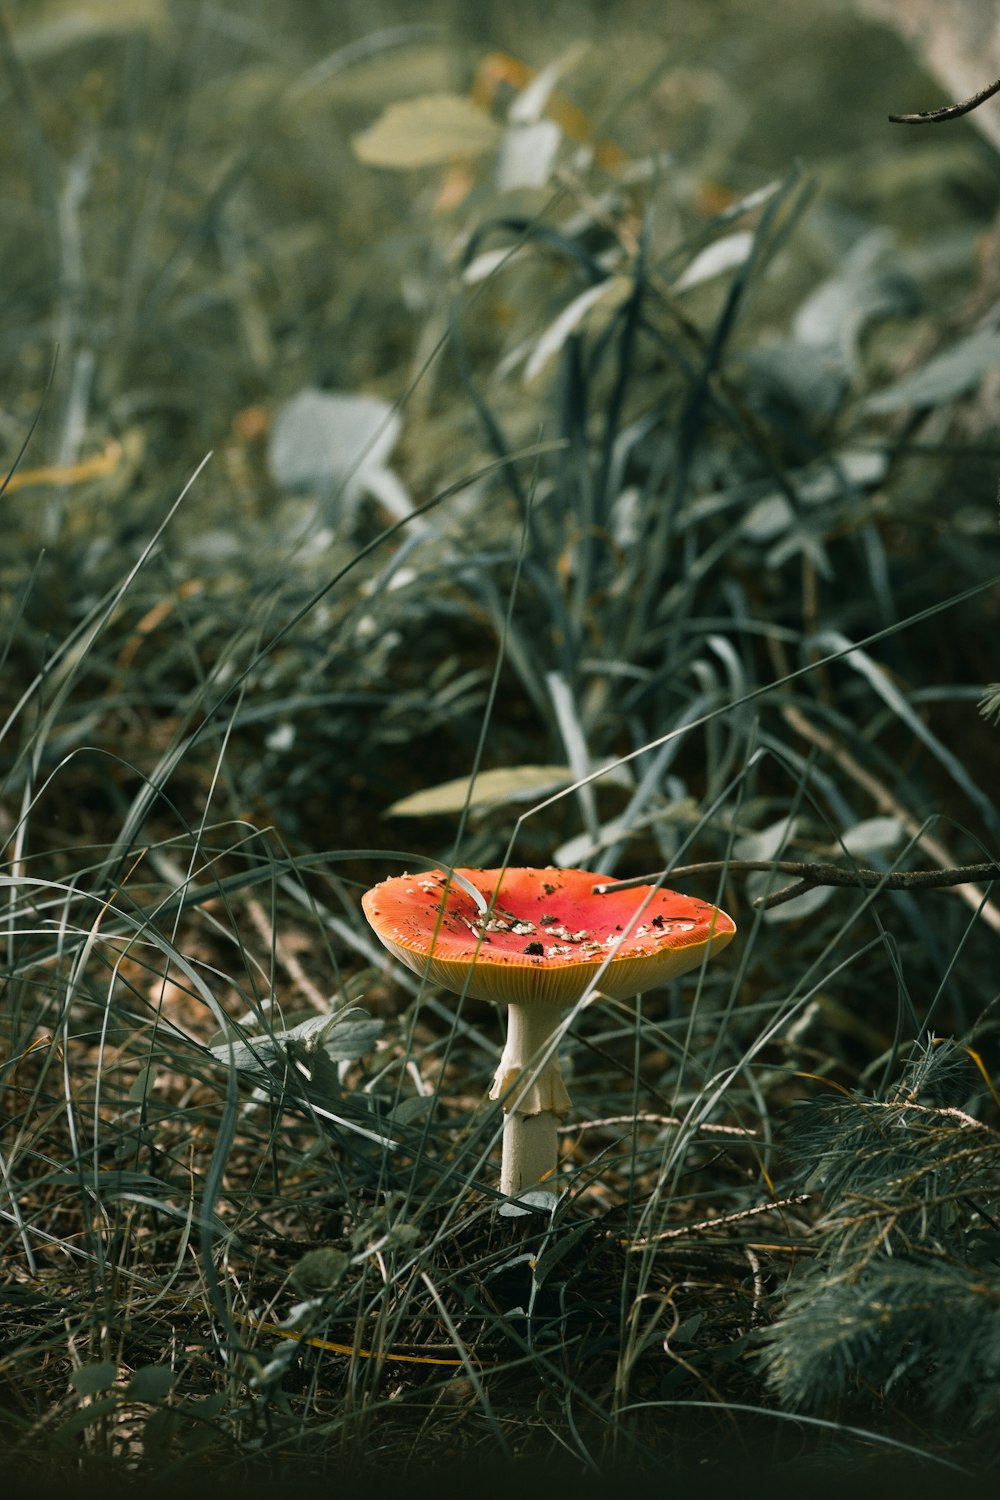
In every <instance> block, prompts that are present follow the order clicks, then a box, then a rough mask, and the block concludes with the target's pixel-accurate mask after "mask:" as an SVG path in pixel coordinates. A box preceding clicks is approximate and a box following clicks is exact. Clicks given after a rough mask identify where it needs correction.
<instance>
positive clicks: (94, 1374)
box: [69, 1359, 118, 1396]
mask: <svg viewBox="0 0 1000 1500" xmlns="http://www.w3.org/2000/svg"><path fill="white" fill-rule="evenodd" d="M117 1378H118V1366H117V1365H116V1364H115V1363H114V1361H113V1360H110V1359H102V1360H101V1362H100V1364H95V1365H81V1366H80V1368H79V1370H74V1371H73V1373H72V1375H71V1376H70V1377H69V1383H70V1385H71V1386H72V1387H73V1389H74V1390H75V1391H78V1392H79V1394H80V1395H81V1396H96V1395H97V1393H98V1391H108V1390H110V1389H111V1387H112V1386H113V1385H114V1383H115V1381H116V1380H117Z"/></svg>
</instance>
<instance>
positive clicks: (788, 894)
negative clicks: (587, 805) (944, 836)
mask: <svg viewBox="0 0 1000 1500" xmlns="http://www.w3.org/2000/svg"><path fill="white" fill-rule="evenodd" d="M758 870H763V871H772V870H773V871H777V873H778V874H779V875H794V876H795V877H796V878H795V882H794V884H792V885H786V886H782V888H781V890H780V891H772V892H770V893H769V894H768V895H766V896H758V897H757V899H756V901H755V902H754V903H753V904H754V907H755V908H759V909H760V910H762V911H767V910H769V909H770V908H771V907H772V906H782V905H783V904H784V903H785V902H786V901H791V900H792V899H793V897H795V896H801V895H802V892H803V891H808V890H812V889H813V887H814V886H818V885H835V886H854V887H855V888H857V887H859V886H860V887H863V888H864V889H866V890H876V889H877V890H883V891H919V890H936V889H939V888H942V887H946V886H952V885H968V884H969V883H970V882H971V881H974V880H1000V864H998V863H996V862H995V861H990V862H988V863H985V864H980V865H960V866H957V867H956V868H954V869H951V870H860V869H852V870H845V869H844V868H843V866H841V865H831V864H817V863H815V862H810V861H805V860H797V859H728V860H727V859H709V860H705V861H703V862H702V863H701V864H696V865H678V866H677V868H676V869H675V870H671V871H670V878H671V880H680V879H682V878H684V877H685V876H687V875H719V874H734V875H745V874H750V873H753V872H756V871H758ZM663 875H664V872H663V871H662V870H656V871H654V872H653V874H651V875H636V876H633V878H632V879H631V880H614V881H610V880H609V881H603V882H602V883H601V884H599V885H595V886H594V888H593V890H594V895H595V896H608V895H611V894H612V892H614V891H628V890H633V889H634V888H635V887H636V886H640V885H655V884H656V883H657V882H658V881H660V880H662V879H663Z"/></svg>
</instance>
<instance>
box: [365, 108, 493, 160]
mask: <svg viewBox="0 0 1000 1500" xmlns="http://www.w3.org/2000/svg"><path fill="white" fill-rule="evenodd" d="M501 134H502V131H501V129H500V126H499V125H498V124H497V123H496V121H495V120H493V119H491V118H490V116H489V115H488V114H487V113H486V111H485V110H483V109H480V108H479V105H478V104H473V102H472V100H471V99H467V98H465V97H464V96H463V95H461V94H423V95H421V96H420V98H417V99H403V100H401V101H400V102H398V103H396V104H390V105H389V107H388V109H386V110H385V111H384V113H383V114H381V115H380V116H379V118H378V119H377V120H376V121H375V123H374V125H371V126H369V128H368V129H367V130H365V131H363V132H362V133H361V134H360V135H356V136H355V137H354V139H353V140H352V142H351V145H352V146H353V147H354V154H355V156H357V158H358V160H359V161H363V162H365V163H366V164H367V165H368V166H370V167H392V168H395V169H397V170H403V171H405V170H408V169H409V168H411V167H435V166H444V165H445V164H447V163H448V162H451V161H454V160H455V159H456V158H462V157H472V156H480V155H481V154H482V153H483V152H484V151H490V150H492V148H493V147H494V146H495V145H496V144H497V143H498V141H499V140H500V136H501Z"/></svg>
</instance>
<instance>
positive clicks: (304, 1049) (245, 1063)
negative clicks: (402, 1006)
mask: <svg viewBox="0 0 1000 1500" xmlns="http://www.w3.org/2000/svg"><path fill="white" fill-rule="evenodd" d="M381 1030H382V1022H381V1021H374V1020H372V1018H371V1016H369V1015H367V1014H366V1013H365V1012H364V1011H363V1010H359V1009H358V1007H357V1006H350V1007H348V1008H347V1009H345V1010H340V1011H338V1012H337V1014H336V1015H333V1016H310V1017H309V1019H308V1020H306V1021H302V1022H301V1023H300V1024H299V1025H298V1026H293V1027H291V1028H290V1029H289V1030H287V1031H275V1032H273V1033H272V1034H271V1035H270V1036H259V1037H254V1039H253V1042H252V1043H248V1042H244V1041H241V1040H240V1039H238V1038H236V1037H234V1038H233V1040H232V1041H231V1042H220V1043H218V1044H217V1045H216V1046H213V1047H210V1048H209V1049H208V1050H209V1052H210V1053H211V1054H212V1056H213V1057H214V1058H215V1059H216V1061H217V1062H220V1063H222V1064H223V1065H224V1066H226V1067H228V1065H229V1061H230V1058H232V1061H233V1064H234V1066H235V1067H236V1068H237V1069H238V1070H239V1071H240V1072H241V1073H250V1074H256V1075H257V1076H258V1077H259V1076H260V1075H261V1074H266V1073H268V1072H270V1071H271V1070H272V1069H274V1068H275V1067H285V1066H286V1065H287V1062H288V1061H289V1060H290V1061H291V1062H292V1063H293V1064H295V1065H296V1066H298V1067H299V1071H300V1072H303V1073H304V1076H311V1075H312V1073H313V1071H314V1068H315V1067H318V1066H320V1065H321V1064H323V1063H327V1062H355V1061H356V1060H357V1059H358V1058H359V1057H362V1056H363V1055H364V1053H366V1052H370V1051H371V1049H372V1047H373V1046H374V1045H375V1041H376V1038H377V1037H378V1035H379V1033H380V1032H381ZM303 1064H304V1067H303Z"/></svg>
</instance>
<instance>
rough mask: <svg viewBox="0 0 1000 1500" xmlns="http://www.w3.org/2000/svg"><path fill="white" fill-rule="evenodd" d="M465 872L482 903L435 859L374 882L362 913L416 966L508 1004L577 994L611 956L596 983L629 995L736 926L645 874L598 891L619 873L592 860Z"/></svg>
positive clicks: (683, 968)
mask: <svg viewBox="0 0 1000 1500" xmlns="http://www.w3.org/2000/svg"><path fill="white" fill-rule="evenodd" d="M456 873H457V874H458V875H460V876H463V877H464V879H465V880H467V881H468V882H469V883H470V885H472V886H474V887H475V889H476V890H477V891H479V892H480V893H481V895H482V896H483V897H484V898H485V903H486V910H485V911H482V910H480V908H479V907H478V906H477V905H476V902H475V901H474V900H473V898H472V896H471V895H470V894H469V892H468V891H466V890H464V889H463V888H462V886H461V885H459V884H458V883H457V882H456V881H454V880H453V881H451V882H450V883H449V881H448V877H447V875H446V874H445V873H444V871H442V870H431V871H429V872H427V873H426V874H419V875H397V876H394V877H393V878H392V879H390V880H383V881H382V883H381V884H380V885H376V886H374V887H373V888H372V889H371V890H370V891H368V892H367V893H366V894H365V896H364V897H363V898H362V903H361V904H362V906H363V907H364V912H365V916H366V917H367V918H368V920H369V922H370V923H371V925H372V927H373V928H374V929H375V932H376V933H377V934H378V937H379V938H380V939H381V941H382V942H383V943H384V944H385V946H386V947H387V948H388V950H389V952H390V953H393V954H395V956H396V958H398V959H399V960H400V961H401V962H402V963H404V964H406V966H407V968H409V969H412V970H413V971H414V973H416V974H425V973H426V974H427V976H428V978H430V979H432V980H434V981H435V982H436V983H438V984H442V985H444V986H445V987H446V988H447V989H450V990H452V991H455V992H458V993H461V992H464V993H466V994H468V995H474V996H476V997H477V998H478V999H480V1000H496V1001H499V1002H500V1003H501V1004H503V1005H573V1004H575V1003H576V1001H577V1000H579V999H580V997H581V996H582V995H584V994H585V993H586V991H587V989H588V988H589V987H590V985H591V984H592V983H593V981H594V979H595V977H596V975H597V973H598V971H599V970H600V969H601V966H602V964H604V963H605V960H609V961H608V962H607V966H606V967H605V969H604V972H603V973H602V974H601V977H600V981H599V984H598V988H599V989H600V990H601V991H602V993H603V994H605V995H610V996H611V997H612V998H613V999H617V1000H624V999H626V998H627V997H629V996H631V995H635V994H638V993H639V992H640V991H641V990H648V989H653V988H655V987H656V986H657V985H660V984H665V983H666V982H667V981H668V980H670V979H675V978H676V977H677V976H678V975H679V974H684V973H686V972H687V970H688V969H694V968H697V966H698V964H699V963H700V962H701V960H702V959H703V958H704V956H705V955H706V953H717V952H718V951H719V950H720V949H721V948H724V947H725V945H726V944H727V943H728V942H729V940H730V938H731V937H732V936H733V934H734V933H735V931H736V924H735V923H734V922H733V920H732V918H731V917H727V916H726V913H725V912H724V911H720V910H719V908H718V907H716V906H710V905H709V903H708V902H707V901H698V900H696V899H695V898H694V897H693V896H683V895H681V894H680V893H679V892H678V891H667V890H662V889H661V890H656V888H655V887H653V886H648V885H646V886H636V887H632V888H631V889H629V890H623V891H611V892H608V894H607V895H603V896H597V895H595V894H594V891H593V887H594V886H595V885H599V884H601V883H602V882H604V881H607V880H610V879H612V878H613V877H610V876H607V875H595V874H594V873H593V872H592V871H590V870H559V869H546V870H535V869H506V870H466V869H461V870H458V871H457V872H456ZM647 897H648V901H647ZM644 903H646V904H645V905H644ZM640 908H642V911H641V914H640V915H638V916H637V913H638V912H639V909H640ZM609 955H611V956H610V959H609Z"/></svg>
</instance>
